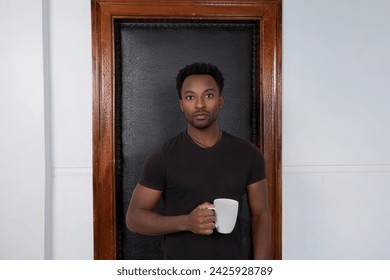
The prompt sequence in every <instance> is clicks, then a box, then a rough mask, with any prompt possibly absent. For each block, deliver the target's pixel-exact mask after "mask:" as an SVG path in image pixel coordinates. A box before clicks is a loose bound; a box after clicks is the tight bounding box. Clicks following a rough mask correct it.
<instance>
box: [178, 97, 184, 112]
mask: <svg viewBox="0 0 390 280" xmlns="http://www.w3.org/2000/svg"><path fill="white" fill-rule="evenodd" d="M179 107H180V110H181V111H182V112H184V111H183V104H182V100H181V99H179Z"/></svg>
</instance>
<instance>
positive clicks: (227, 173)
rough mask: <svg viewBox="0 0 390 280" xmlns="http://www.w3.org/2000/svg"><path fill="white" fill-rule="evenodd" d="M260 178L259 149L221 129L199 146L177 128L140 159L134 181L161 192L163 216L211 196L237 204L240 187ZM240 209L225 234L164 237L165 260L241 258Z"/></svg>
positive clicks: (262, 169) (242, 190)
mask: <svg viewBox="0 0 390 280" xmlns="http://www.w3.org/2000/svg"><path fill="white" fill-rule="evenodd" d="M264 178H265V162H264V157H263V155H262V154H261V152H260V150H259V149H258V148H257V147H256V146H254V145H253V144H251V143H250V142H248V141H246V140H242V139H239V138H237V137H235V136H232V135H230V134H228V133H226V132H223V133H222V137H221V139H220V140H219V142H218V143H216V144H215V145H214V146H213V147H211V148H202V147H199V146H198V145H197V144H196V143H194V142H193V140H192V139H191V138H190V137H189V135H188V133H187V132H186V131H185V132H182V133H180V134H179V135H178V136H176V137H175V138H173V139H171V140H169V141H168V142H166V143H165V144H164V145H163V147H162V148H161V149H160V150H158V151H157V152H155V153H154V154H152V155H151V156H150V157H149V159H148V160H147V161H146V163H145V165H144V167H143V170H142V173H141V177H140V180H139V183H140V184H141V185H143V186H145V187H148V188H152V189H155V190H160V191H163V200H164V215H168V216H175V215H184V214H189V213H190V212H191V211H192V210H193V209H194V208H195V207H197V206H198V205H200V204H202V203H204V202H206V201H207V202H210V203H213V200H214V199H216V198H231V199H235V200H237V201H239V202H240V205H241V201H242V197H243V195H244V193H245V191H246V187H247V186H248V185H250V184H252V183H255V182H258V181H260V180H262V179H264ZM240 212H241V211H239V214H238V215H239V216H238V218H237V221H238V222H237V223H236V226H235V228H234V230H233V232H232V233H231V234H221V233H218V232H217V231H216V230H215V231H214V233H213V234H212V235H208V236H206V235H198V234H194V233H192V232H190V231H183V232H177V233H172V234H167V235H165V238H164V242H163V251H164V257H165V258H166V259H220V260H222V259H243V258H245V256H244V254H243V245H242V240H241V239H242V234H241V226H240V222H239V221H240Z"/></svg>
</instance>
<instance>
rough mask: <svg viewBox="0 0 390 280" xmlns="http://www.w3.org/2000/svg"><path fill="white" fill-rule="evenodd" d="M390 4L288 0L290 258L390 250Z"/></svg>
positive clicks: (368, 255)
mask: <svg viewBox="0 0 390 280" xmlns="http://www.w3.org/2000/svg"><path fill="white" fill-rule="evenodd" d="M389 13H390V1H387V0H375V1H356V0H353V1H352V0H350V1H347V0H342V1H339V0H337V1H336V0H333V1H321V0H310V1H309V0H294V1H288V0H285V1H284V7H283V170H284V172H283V180H284V182H283V258H285V259H390V238H389V236H390V225H389V223H388V221H390V204H388V203H387V200H388V198H389V197H390V146H389V143H390V130H389V129H388V126H389V124H388V123H389V120H390V110H389V109H388V108H390V85H389V83H388V79H389V77H390V52H389V50H390V36H389V26H390V17H389Z"/></svg>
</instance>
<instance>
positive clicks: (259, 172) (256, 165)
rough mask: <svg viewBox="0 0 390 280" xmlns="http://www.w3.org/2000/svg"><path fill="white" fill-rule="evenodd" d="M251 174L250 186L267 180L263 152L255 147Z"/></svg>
mask: <svg viewBox="0 0 390 280" xmlns="http://www.w3.org/2000/svg"><path fill="white" fill-rule="evenodd" d="M252 150H253V152H252V155H253V156H252V164H251V173H250V176H249V180H248V185H250V184H253V183H256V182H258V181H261V180H263V179H265V159H264V156H263V154H262V153H261V151H260V150H259V149H258V148H257V147H256V146H254V145H253V149H252Z"/></svg>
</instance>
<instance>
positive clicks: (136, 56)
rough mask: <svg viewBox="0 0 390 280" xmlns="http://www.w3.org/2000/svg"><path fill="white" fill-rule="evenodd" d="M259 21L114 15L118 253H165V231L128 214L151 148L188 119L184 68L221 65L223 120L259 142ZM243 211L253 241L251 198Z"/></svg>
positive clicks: (145, 255) (227, 126)
mask: <svg viewBox="0 0 390 280" xmlns="http://www.w3.org/2000/svg"><path fill="white" fill-rule="evenodd" d="M257 29H258V26H257V23H255V22H238V21H231V22H226V21H218V22H205V21H203V22H198V21H195V22H161V21H160V22H140V21H138V22H129V21H116V22H115V71H116V73H115V77H116V81H115V100H116V105H115V106H116V116H115V117H116V139H117V141H116V150H117V155H116V157H117V161H116V162H117V170H116V174H117V176H116V177H117V178H116V179H117V182H116V189H117V202H116V204H117V221H116V222H117V239H118V244H117V248H118V252H117V253H118V258H120V259H161V258H162V252H161V237H149V236H142V235H139V234H135V233H131V232H129V231H128V230H127V229H126V226H125V222H124V219H125V213H126V210H127V206H128V202H129V199H130V197H131V193H132V191H133V188H134V186H135V185H136V183H137V180H138V177H139V174H140V172H141V168H142V165H143V163H144V161H145V159H146V158H147V156H148V155H149V154H151V153H152V152H153V151H154V150H156V149H157V148H158V147H160V146H161V145H162V143H164V142H165V141H166V140H168V139H169V138H171V137H174V136H175V135H177V134H178V133H180V132H181V131H183V130H184V129H185V127H186V122H185V120H184V117H183V116H182V113H181V111H180V109H179V106H178V94H177V92H176V88H175V78H176V74H177V72H178V70H179V69H180V68H182V67H183V66H185V65H187V64H191V63H193V62H208V63H213V64H215V65H217V66H218V67H219V68H220V69H221V71H222V72H223V74H224V77H225V88H224V91H223V95H224V96H225V106H224V108H223V109H222V110H221V112H220V118H219V119H220V121H219V123H220V127H221V128H222V129H224V130H225V131H227V132H229V133H231V134H233V135H236V136H239V137H242V138H245V139H248V140H250V141H252V142H257V139H256V138H255V137H256V135H257V127H256V123H258V121H257V120H258V113H257V110H258V100H257V94H258V89H257V85H256V79H255V77H256V75H257V73H256V69H257V67H256V65H255V63H256V61H257V59H256V56H257V52H256V50H257V47H258V46H257ZM159 207H161V206H159ZM243 211H244V213H245V215H244V216H245V218H244V219H243V221H242V223H243V225H244V235H245V236H244V240H245V246H246V248H247V249H248V248H249V247H250V236H249V230H250V226H249V217H248V207H247V204H245V205H243ZM248 254H250V253H249V249H248Z"/></svg>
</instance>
